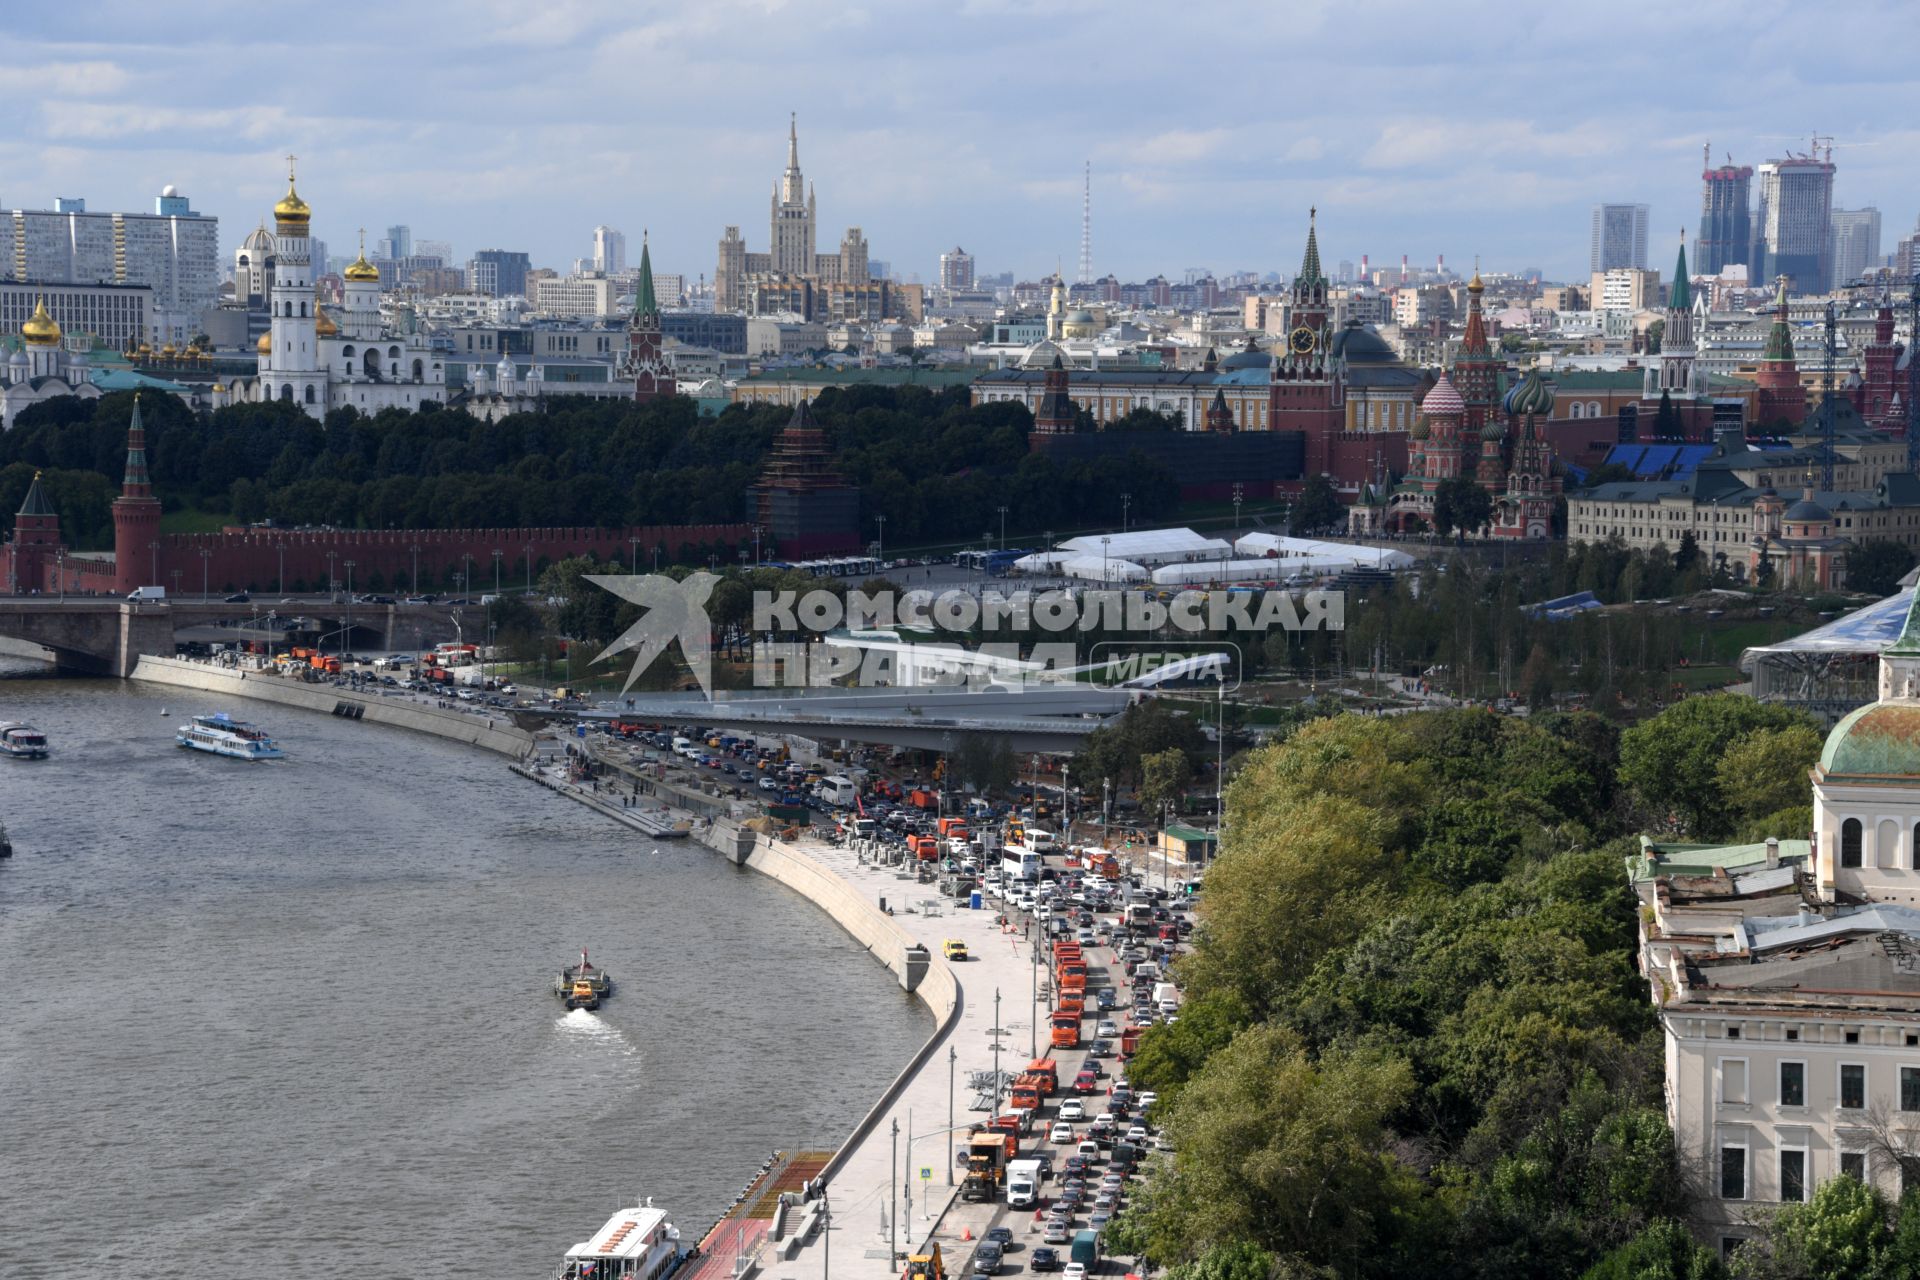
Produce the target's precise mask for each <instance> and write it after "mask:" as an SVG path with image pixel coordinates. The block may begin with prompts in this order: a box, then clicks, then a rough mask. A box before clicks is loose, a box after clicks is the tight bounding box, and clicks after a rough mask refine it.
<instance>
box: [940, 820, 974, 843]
mask: <svg viewBox="0 0 1920 1280" xmlns="http://www.w3.org/2000/svg"><path fill="white" fill-rule="evenodd" d="M936 828H937V829H938V830H939V832H940V834H941V835H943V836H946V837H947V838H948V839H953V840H966V839H968V838H969V836H968V834H967V820H966V819H965V818H942V819H940V821H939V822H938V823H937V824H936Z"/></svg>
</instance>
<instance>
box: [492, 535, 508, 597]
mask: <svg viewBox="0 0 1920 1280" xmlns="http://www.w3.org/2000/svg"><path fill="white" fill-rule="evenodd" d="M505 554H506V553H505V552H503V551H501V550H500V548H498V547H495V548H494V549H493V594H495V595H499V594H500V557H501V556H503V555H505Z"/></svg>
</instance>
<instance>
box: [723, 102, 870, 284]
mask: <svg viewBox="0 0 1920 1280" xmlns="http://www.w3.org/2000/svg"><path fill="white" fill-rule="evenodd" d="M768 203H769V209H768V212H769V222H770V225H769V227H768V240H767V246H768V252H766V253H749V252H747V243H746V240H745V239H744V238H742V236H741V235H740V228H739V227H737V226H732V227H728V228H727V229H726V233H725V234H724V235H722V236H721V237H720V258H719V263H718V265H717V266H716V267H715V268H714V273H713V283H714V299H713V301H714V307H715V309H716V310H720V311H739V310H743V309H745V308H747V306H748V304H749V297H748V295H749V292H750V288H749V286H750V284H751V283H752V282H753V281H754V280H756V279H759V280H765V281H780V282H783V283H788V284H791V283H792V282H797V281H805V282H809V283H811V284H813V285H819V286H831V285H865V284H866V283H867V282H868V279H869V277H868V272H867V240H866V237H865V236H864V235H862V234H861V231H860V228H858V227H848V228H847V234H846V235H845V236H844V237H843V238H842V239H841V241H840V252H839V253H816V252H815V246H816V245H817V244H818V238H817V237H818V229H819V220H818V214H817V210H816V207H815V204H814V195H813V188H812V186H810V185H809V184H808V182H807V180H806V178H805V176H804V175H803V174H802V173H801V172H800V133H799V126H798V123H797V121H795V120H793V119H791V118H789V120H788V121H787V167H786V170H785V172H783V173H782V174H781V175H780V177H779V178H778V179H776V180H775V182H774V184H773V196H772V199H771V200H770V201H769V202H768ZM791 295H792V291H791V289H788V290H783V291H782V293H781V296H783V297H790V296H791Z"/></svg>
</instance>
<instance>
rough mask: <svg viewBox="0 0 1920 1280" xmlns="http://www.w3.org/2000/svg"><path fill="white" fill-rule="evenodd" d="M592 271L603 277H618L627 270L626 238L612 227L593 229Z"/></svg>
mask: <svg viewBox="0 0 1920 1280" xmlns="http://www.w3.org/2000/svg"><path fill="white" fill-rule="evenodd" d="M593 269H594V270H595V271H598V272H601V273H603V274H605V275H610V276H613V275H619V274H620V273H621V272H622V271H625V270H626V269H627V237H626V235H625V234H624V233H622V232H619V231H615V230H614V229H613V228H612V227H607V226H600V227H595V228H594V229H593Z"/></svg>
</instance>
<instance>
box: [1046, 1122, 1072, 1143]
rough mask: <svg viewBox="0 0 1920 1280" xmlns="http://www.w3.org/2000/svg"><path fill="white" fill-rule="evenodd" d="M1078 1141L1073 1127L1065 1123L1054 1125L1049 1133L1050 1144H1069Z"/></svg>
mask: <svg viewBox="0 0 1920 1280" xmlns="http://www.w3.org/2000/svg"><path fill="white" fill-rule="evenodd" d="M1078 1140H1079V1139H1078V1138H1076V1137H1075V1135H1074V1132H1073V1126H1072V1125H1070V1124H1067V1123H1066V1122H1065V1121H1062V1122H1060V1123H1058V1124H1056V1125H1054V1126H1053V1128H1051V1129H1049V1130H1048V1131H1047V1141H1048V1142H1058V1143H1069V1142H1076V1141H1078Z"/></svg>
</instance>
